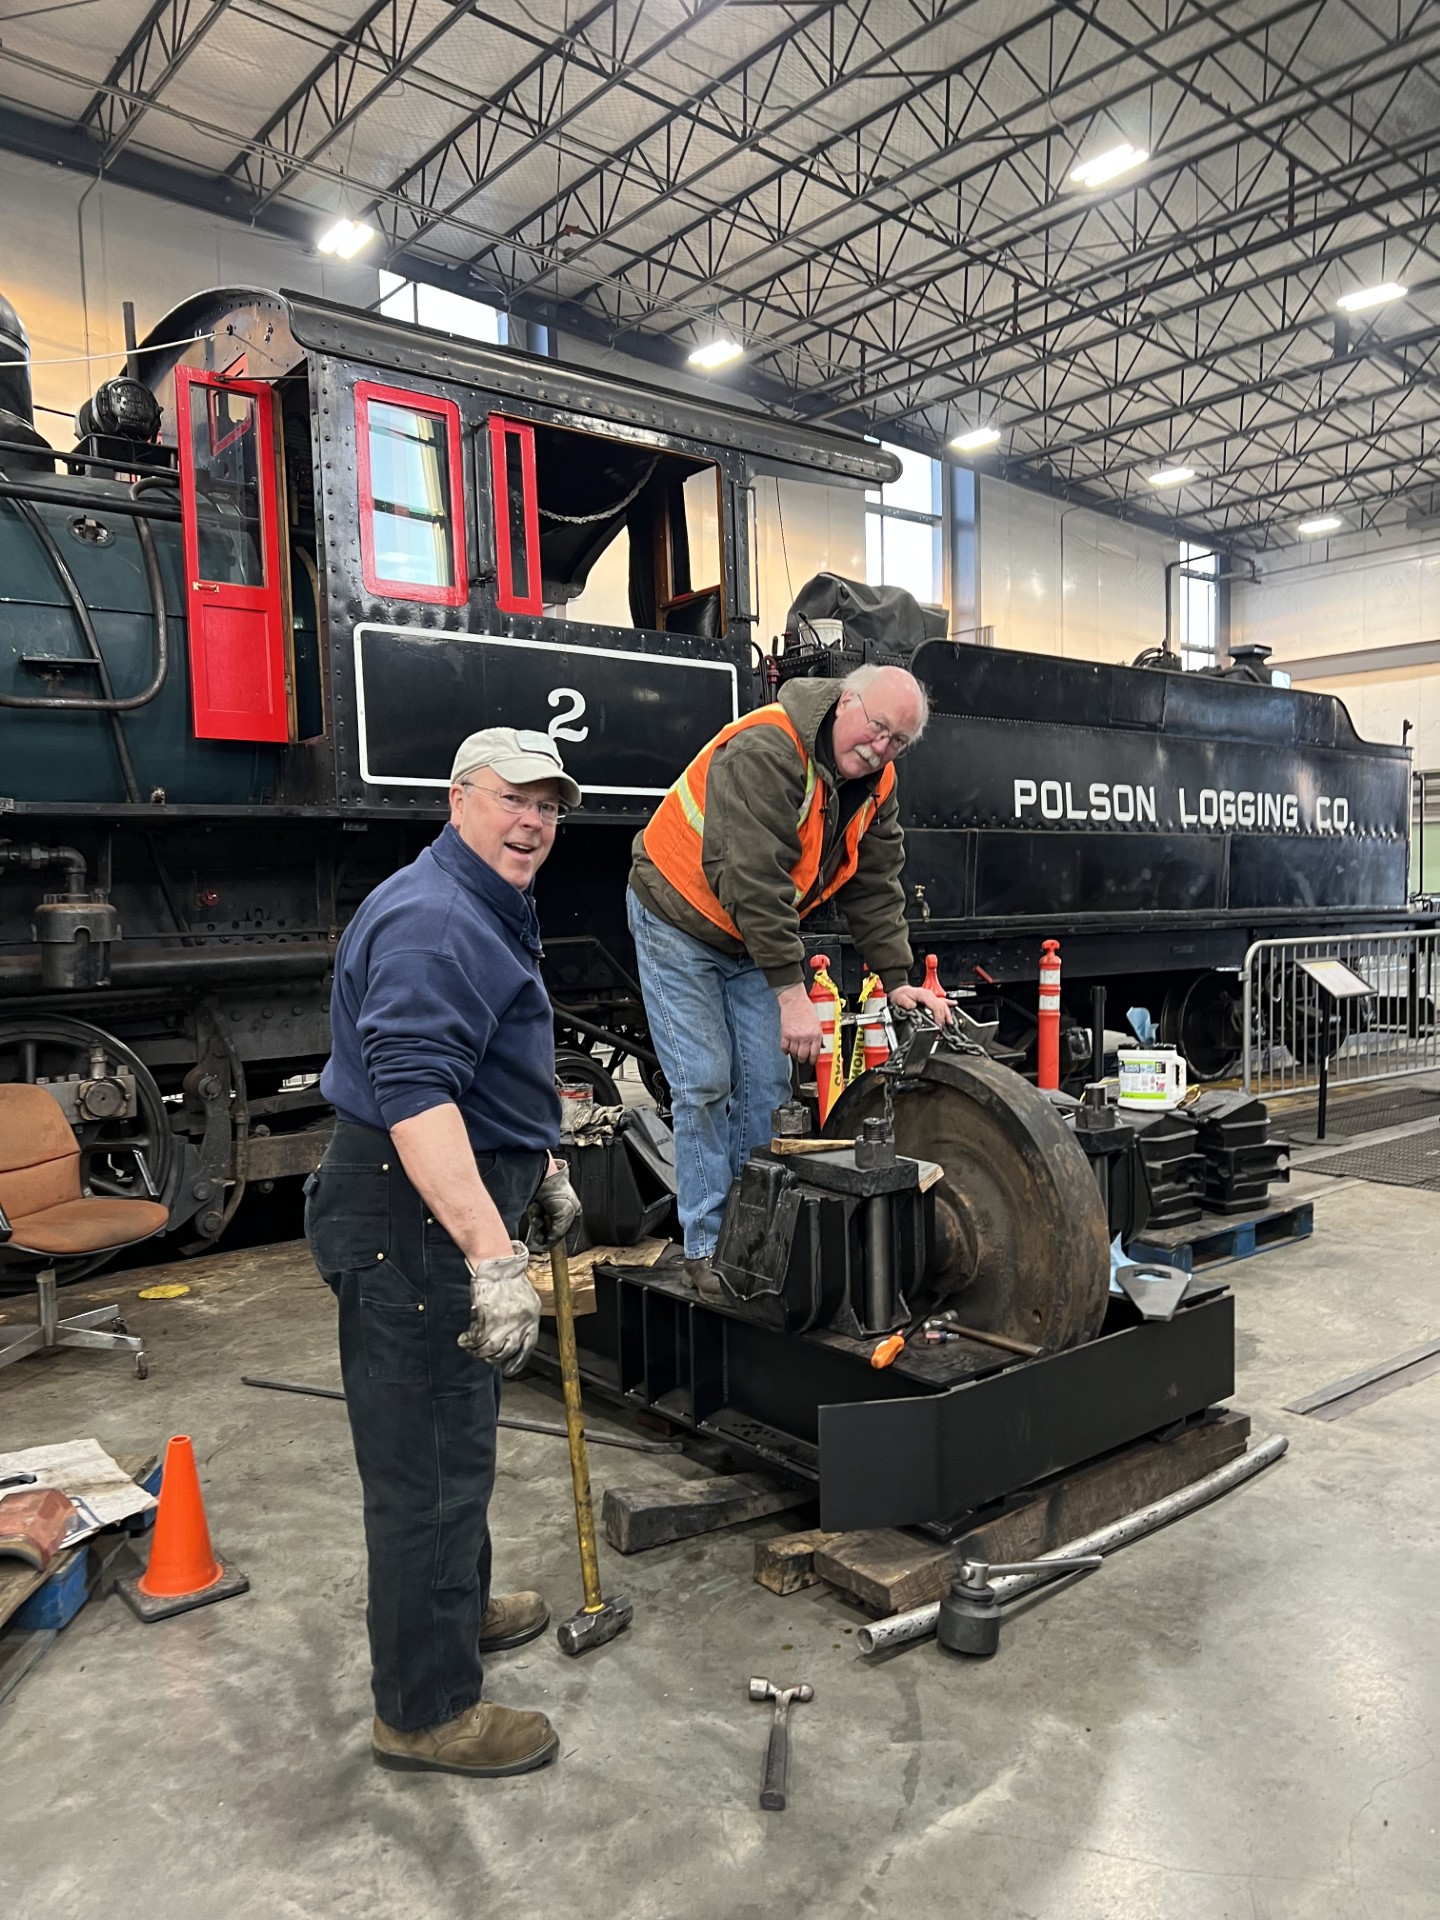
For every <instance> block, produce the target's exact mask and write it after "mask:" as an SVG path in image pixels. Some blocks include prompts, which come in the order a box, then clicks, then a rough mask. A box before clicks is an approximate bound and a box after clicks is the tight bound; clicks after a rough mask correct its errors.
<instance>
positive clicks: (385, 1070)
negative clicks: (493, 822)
mask: <svg viewBox="0 0 1440 1920" xmlns="http://www.w3.org/2000/svg"><path fill="white" fill-rule="evenodd" d="M539 955H540V922H539V918H538V917H537V915H536V912H535V899H534V895H533V894H532V893H531V892H530V891H529V889H528V888H527V889H526V890H525V891H524V892H522V891H521V890H520V889H519V888H518V887H512V886H511V885H510V883H509V881H508V880H503V879H501V877H500V875H499V874H498V873H496V872H495V871H494V869H493V868H491V867H487V866H486V864H485V862H484V861H483V860H482V859H481V858H480V857H479V855H478V854H474V853H472V852H471V851H470V849H469V847H467V846H466V844H465V842H464V841H463V840H462V839H461V838H460V836H459V834H458V833H456V831H455V829H454V828H453V827H449V826H447V827H446V829H445V831H444V832H443V833H442V834H441V835H440V838H439V839H438V840H436V841H435V842H434V843H433V845H431V846H428V847H427V848H426V849H425V851H424V852H423V853H422V854H421V855H420V857H419V859H418V860H415V861H414V862H412V864H411V865H410V866H408V867H402V868H401V870H400V871H399V873H394V874H391V876H390V878H389V879H388V880H385V881H382V882H381V884H380V885H379V886H378V887H376V889H375V891H374V892H373V893H372V894H370V895H369V896H368V897H367V898H366V900H365V901H364V903H363V904H362V906H361V908H360V911H359V912H358V913H357V914H356V916H355V918H354V919H353V920H352V921H351V922H350V924H349V926H348V927H347V928H346V929H345V932H344V934H343V935H342V936H341V940H340V946H339V950H338V952H337V953H336V956H335V985H334V989H333V991H332V993H331V996H330V1030H331V1038H330V1045H331V1054H330V1060H329V1063H328V1064H327V1066H326V1068H325V1071H324V1073H323V1074H322V1075H321V1076H320V1091H321V1092H322V1093H323V1094H324V1095H325V1098H326V1099H327V1100H328V1101H329V1102H330V1104H331V1105H332V1106H333V1107H334V1109H335V1111H336V1113H337V1114H338V1115H339V1117H340V1118H341V1119H342V1120H349V1121H352V1122H355V1123H357V1124H358V1125H360V1126H362V1127H378V1128H389V1127H393V1126H394V1125H395V1123H396V1121H397V1120H409V1119H413V1117H414V1116H415V1115H416V1114H417V1113H425V1112H427V1111H428V1110H429V1109H430V1108H431V1107H438V1106H442V1105H444V1103H445V1102H446V1101H453V1102H454V1103H455V1105H456V1106H458V1107H459V1109H460V1112H461V1114H462V1115H463V1116H464V1120H465V1130H466V1132H467V1133H468V1134H469V1136H470V1144H471V1145H472V1146H473V1147H474V1148H475V1150H476V1152H477V1153H484V1152H490V1151H494V1150H496V1149H504V1148H517V1147H521V1148H527V1147H528V1148H537V1147H553V1146H554V1145H555V1142H556V1141H557V1140H558V1139H559V1137H560V1101H559V1097H558V1096H557V1094H556V1092H555V1029H554V1025H553V1020H552V1015H551V1011H550V998H549V995H548V994H547V993H546V991H545V988H544V986H543V985H542V984H541V980H540V966H539Z"/></svg>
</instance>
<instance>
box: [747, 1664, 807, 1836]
mask: <svg viewBox="0 0 1440 1920" xmlns="http://www.w3.org/2000/svg"><path fill="white" fill-rule="evenodd" d="M750 1698H751V1699H752V1700H773V1701H774V1702H775V1718H774V1720H773V1721H772V1722H771V1726H770V1744H769V1745H768V1746H767V1747H766V1749H765V1775H764V1778H763V1780H762V1781H761V1784H760V1805H761V1806H762V1807H763V1808H764V1810H765V1812H766V1813H782V1812H783V1811H784V1809H785V1775H786V1774H787V1773H788V1772H789V1769H790V1722H789V1713H790V1702H791V1701H792V1700H800V1701H805V1700H813V1699H814V1698H815V1689H814V1688H813V1687H812V1686H808V1685H807V1684H806V1683H805V1682H804V1681H803V1680H802V1681H801V1683H800V1685H799V1686H798V1687H777V1686H776V1685H775V1683H774V1682H773V1681H772V1680H752V1681H751V1682H750Z"/></svg>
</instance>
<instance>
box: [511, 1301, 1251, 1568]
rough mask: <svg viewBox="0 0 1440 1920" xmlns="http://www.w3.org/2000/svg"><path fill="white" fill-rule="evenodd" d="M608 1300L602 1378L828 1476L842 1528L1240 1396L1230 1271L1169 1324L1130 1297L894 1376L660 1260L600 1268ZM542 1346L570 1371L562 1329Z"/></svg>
mask: <svg viewBox="0 0 1440 1920" xmlns="http://www.w3.org/2000/svg"><path fill="white" fill-rule="evenodd" d="M595 1298H596V1311H595V1313H594V1314H586V1315H582V1316H581V1318H580V1319H579V1320H578V1321H577V1322H576V1337H577V1341H578V1343H579V1353H580V1371H581V1375H582V1378H583V1379H584V1380H585V1381H586V1383H587V1384H588V1385H589V1386H590V1387H591V1388H592V1389H595V1390H597V1391H599V1392H600V1393H601V1394H603V1395H605V1396H607V1397H609V1398H612V1399H615V1400H617V1401H620V1402H623V1403H624V1404H626V1405H629V1406H632V1407H642V1408H645V1409H646V1410H648V1411H650V1412H652V1413H658V1414H661V1415H663V1416H664V1417H665V1418H666V1419H668V1420H671V1421H673V1422H674V1423H675V1424H676V1425H677V1426H681V1427H685V1428H688V1429H691V1430H692V1431H694V1432H696V1433H698V1434H702V1435H704V1436H706V1437H707V1438H710V1439H715V1440H720V1441H723V1442H724V1443H725V1444H726V1445H727V1446H729V1447H730V1448H732V1449H733V1450H734V1451H735V1452H737V1453H739V1454H741V1455H743V1456H745V1457H747V1458H748V1459H750V1460H753V1461H755V1462H758V1463H760V1464H761V1465H763V1466H766V1467H770V1468H772V1469H776V1470H778V1471H780V1472H782V1473H785V1474H788V1475H790V1476H792V1477H794V1478H796V1479H798V1480H801V1481H812V1482H814V1483H815V1485H816V1489H817V1497H818V1499H819V1502H820V1524H821V1525H822V1526H823V1527H826V1528H830V1529H837V1530H839V1529H846V1528H852V1527H885V1526H933V1527H937V1528H953V1527H955V1526H956V1525H958V1524H959V1523H960V1522H962V1521H963V1520H965V1519H966V1518H967V1516H969V1515H971V1514H973V1513H974V1512H975V1511H976V1510H977V1509H979V1508H982V1507H985V1506H987V1505H988V1504H990V1503H992V1502H994V1501H996V1500H999V1499H1002V1498H1003V1497H1005V1496H1006V1495H1008V1494H1012V1493H1017V1492H1019V1491H1020V1489H1021V1488H1023V1487H1026V1486H1029V1485H1032V1484H1033V1483H1034V1482H1036V1481H1037V1480H1042V1479H1044V1478H1045V1477H1046V1476H1047V1475H1049V1474H1052V1473H1060V1472H1063V1471H1064V1470H1065V1469H1066V1468H1068V1467H1073V1466H1078V1465H1079V1464H1080V1463H1081V1462H1082V1461H1085V1460H1090V1459H1094V1458H1095V1457H1096V1456H1097V1455H1099V1454H1102V1453H1106V1452H1109V1451H1110V1450H1112V1449H1113V1448H1116V1447H1121V1446H1125V1445H1128V1444H1129V1443H1130V1442H1132V1441H1135V1440H1140V1439H1143V1438H1144V1437H1146V1436H1147V1435H1149V1434H1153V1433H1158V1432H1161V1431H1163V1430H1165V1429H1166V1428H1169V1427H1172V1426H1174V1425H1176V1424H1177V1423H1179V1422H1183V1421H1185V1420H1187V1419H1189V1418H1191V1417H1192V1416H1194V1415H1196V1414H1199V1413H1201V1412H1202V1411H1203V1410H1204V1409H1205V1408H1206V1407H1209V1406H1213V1405H1215V1404H1216V1403H1217V1402H1219V1401H1222V1400H1226V1399H1228V1398H1229V1396H1230V1395H1231V1394H1232V1393H1233V1392H1234V1390H1235V1376H1234V1343H1235V1302H1234V1298H1233V1296H1232V1295H1231V1294H1230V1293H1229V1292H1228V1291H1227V1290H1226V1289H1225V1288H1224V1287H1222V1286H1219V1285H1217V1284H1214V1283H1195V1284H1194V1286H1193V1289H1192V1296H1191V1298H1190V1299H1189V1300H1187V1302H1186V1303H1185V1305H1184V1306H1183V1307H1182V1308H1181V1310H1180V1311H1179V1312H1178V1313H1177V1314H1176V1316H1175V1318H1174V1319H1173V1320H1171V1321H1168V1322H1158V1321H1151V1322H1141V1321H1140V1319H1139V1316H1138V1314H1137V1313H1136V1311H1135V1309H1134V1308H1133V1307H1132V1306H1131V1305H1130V1304H1129V1302H1128V1301H1122V1300H1116V1301H1114V1302H1113V1303H1112V1305H1111V1308H1110V1312H1109V1314H1108V1316H1107V1319H1106V1322H1105V1327H1104V1329H1103V1331H1102V1332H1101V1334H1100V1336H1099V1338H1098V1339H1095V1340H1092V1341H1090V1342H1089V1343H1088V1344H1086V1345H1084V1346H1080V1347H1072V1348H1069V1349H1067V1350H1066V1351H1065V1352H1062V1353H1056V1354H1051V1355H1048V1356H1046V1357H1043V1358H1041V1359H1038V1360H1024V1361H1012V1360H1008V1359H1006V1357H1005V1356H1004V1355H1001V1354H998V1353H994V1352H988V1351H986V1350H985V1349H982V1348H980V1347H976V1346H973V1345H952V1346H943V1347H938V1348H937V1347H931V1348H926V1347H920V1348H915V1347H910V1348H907V1349H906V1351H905V1352H904V1353H902V1354H901V1356H900V1358H899V1359H898V1360H897V1361H896V1362H895V1363H894V1364H893V1365H892V1366H890V1367H888V1368H884V1369H881V1370H877V1369H876V1368H874V1367H872V1366H871V1365H870V1351H871V1347H872V1345H873V1342H870V1341H863V1340H852V1339H849V1338H847V1337H846V1336H845V1335H843V1334H838V1333H812V1334H786V1333H780V1332H777V1331H774V1330H772V1329H770V1328H767V1327H761V1326H756V1325H755V1324H753V1323H752V1322H751V1321H748V1320H744V1319H741V1318H740V1317H739V1316H738V1315H736V1314H734V1313H731V1312H728V1311H726V1310H723V1309H719V1308H715V1307H707V1306H701V1305H700V1304H698V1303H697V1302H696V1301H694V1300H692V1299H691V1298H689V1296H688V1295H686V1294H685V1293H684V1292H683V1291H682V1290H681V1289H680V1288H679V1287H678V1286H676V1285H675V1284H674V1283H673V1282H671V1281H668V1280H666V1279H665V1278H664V1277H663V1276H659V1275H657V1274H656V1273H655V1272H654V1271H653V1270H649V1269H645V1268H626V1267H604V1266H602V1267H598V1268H597V1269H596V1273H595ZM539 1357H540V1359H541V1361H542V1363H544V1364H546V1365H547V1366H549V1367H551V1368H553V1367H555V1366H556V1365H558V1360H557V1356H556V1349H555V1342H554V1337H553V1335H546V1336H542V1340H541V1345H540V1349H539Z"/></svg>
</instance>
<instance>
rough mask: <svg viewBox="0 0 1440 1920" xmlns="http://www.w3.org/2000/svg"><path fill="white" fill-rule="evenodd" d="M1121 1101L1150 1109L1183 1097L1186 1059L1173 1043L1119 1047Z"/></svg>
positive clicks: (1157, 1109) (1160, 1109)
mask: <svg viewBox="0 0 1440 1920" xmlns="http://www.w3.org/2000/svg"><path fill="white" fill-rule="evenodd" d="M1119 1060H1120V1104H1121V1106H1122V1107H1140V1108H1149V1110H1150V1111H1151V1112H1152V1113H1157V1112H1163V1111H1164V1110H1165V1109H1166V1108H1167V1107H1178V1106H1179V1104H1180V1102H1181V1101H1182V1100H1183V1099H1184V1098H1185V1062H1184V1060H1183V1059H1182V1057H1181V1056H1180V1055H1179V1054H1178V1053H1177V1052H1176V1051H1175V1049H1174V1047H1121V1049H1120V1052H1119Z"/></svg>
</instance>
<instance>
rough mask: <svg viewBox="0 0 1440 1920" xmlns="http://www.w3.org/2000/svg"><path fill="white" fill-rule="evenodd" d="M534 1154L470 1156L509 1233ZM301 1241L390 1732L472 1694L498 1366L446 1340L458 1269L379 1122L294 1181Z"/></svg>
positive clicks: (440, 1718)
mask: <svg viewBox="0 0 1440 1920" xmlns="http://www.w3.org/2000/svg"><path fill="white" fill-rule="evenodd" d="M547 1163H548V1157H547V1155H546V1154H545V1153H543V1152H515V1153H495V1154H477V1155H476V1165H477V1166H478V1167H479V1170H480V1176H481V1178H482V1179H483V1180H484V1182H485V1185H486V1188H487V1190H488V1191H489V1194H490V1197H491V1199H492V1200H493V1201H494V1202H495V1205H496V1207H497V1209H498V1210H499V1213H500V1216H501V1218H502V1219H503V1220H504V1222H505V1225H506V1227H507V1228H508V1229H509V1230H510V1233H511V1235H512V1236H514V1235H515V1232H516V1229H517V1227H518V1226H519V1223H520V1216H521V1214H522V1213H523V1212H524V1211H525V1209H526V1207H527V1206H528V1205H529V1204H530V1201H531V1200H532V1199H533V1198H534V1196H535V1190H536V1188H537V1187H538V1186H539V1185H540V1182H541V1180H542V1179H543V1178H544V1177H545V1169H546V1165H547ZM305 1237H306V1239H307V1240H308V1241H309V1243H310V1251H311V1253H312V1254H313V1255H314V1257H315V1264H316V1266H317V1267H318V1268H319V1269H320V1272H321V1274H322V1275H323V1276H324V1278H325V1280H326V1282H327V1283H328V1284H329V1286H330V1287H331V1288H332V1289H333V1291H334V1293H335V1296H336V1298H337V1299H338V1301H339V1303H340V1366H341V1372H342V1375H343V1377H344V1382H345V1404H346V1411H347V1413H348V1414H349V1416H350V1432H351V1436H352V1438H353V1439H354V1443H355V1463H356V1465H357V1467H358V1468H359V1470H360V1482H361V1486H362V1487H363V1489H364V1495H365V1545H366V1550H367V1553H368V1558H369V1572H370V1592H369V1606H368V1610H367V1619H368V1622H369V1628H370V1660H371V1665H372V1668H373V1686H374V1693H375V1711H376V1712H377V1713H378V1714H379V1716H380V1718H381V1719H382V1720H383V1721H384V1722H385V1724H386V1725H387V1726H390V1727H394V1728H395V1729H396V1730H397V1731H399V1732H402V1733H413V1732H415V1731H417V1730H418V1729H419V1728H421V1727H434V1726H441V1725H443V1724H444V1723H445V1722H446V1721H447V1720H453V1719H454V1718H455V1717H456V1715H457V1714H461V1713H464V1712H465V1710H466V1709H467V1708H468V1707H471V1706H473V1705H474V1704H475V1702H476V1701H477V1700H478V1699H479V1698H480V1691H481V1682H482V1678H483V1675H482V1671H481V1665H480V1644H479V1643H480V1621H481V1618H482V1616H483V1614H484V1612H485V1608H486V1606H487V1604H488V1602H489V1597H490V1528H489V1523H488V1510H489V1505H490V1493H491V1489H492V1488H493V1486H494V1484H495V1422H496V1418H497V1416H498V1414H499V1411H500V1375H499V1373H498V1372H497V1371H496V1369H495V1368H494V1367H492V1366H490V1365H489V1364H488V1362H486V1361H484V1360H477V1359H476V1358H475V1356H474V1355H473V1354H470V1353H467V1352H465V1350H464V1349H463V1348H462V1347H460V1346H459V1345H457V1341H458V1338H459V1336H460V1334H462V1333H463V1332H464V1331H465V1329H466V1328H467V1327H468V1326H469V1324H470V1279H469V1275H468V1274H467V1272H466V1270H465V1261H464V1257H463V1255H462V1254H461V1252H460V1250H459V1248H458V1247H457V1246H456V1245H455V1243H454V1241H453V1240H452V1239H451V1238H450V1236H449V1235H448V1234H447V1233H446V1232H445V1230H444V1228H443V1227H442V1226H440V1224H439V1222H438V1221H436V1220H434V1219H432V1218H431V1217H430V1216H429V1215H428V1214H427V1212H426V1210H425V1203H424V1201H423V1200H422V1199H421V1198H420V1195H419V1194H418V1193H417V1192H416V1190H415V1188H414V1187H412V1186H411V1184H410V1182H409V1180H408V1179H407V1178H406V1175H405V1170H404V1168H403V1167H402V1166H401V1164H400V1156H399V1155H398V1154H397V1153H396V1151H395V1148H394V1145H393V1143H392V1141H391V1139H390V1136H389V1134H388V1133H381V1132H379V1131H377V1130H375V1129H372V1128H370V1127H355V1126H350V1125H347V1124H346V1123H344V1122H341V1123H340V1124H339V1125H337V1127H336V1129H335V1137H334V1139H333V1140H332V1141H331V1143H330V1146H329V1148H328V1149H327V1151H326V1154H325V1158H324V1160H323V1161H322V1162H321V1163H320V1168H319V1171H318V1172H316V1173H315V1174H313V1175H312V1176H311V1178H310V1180H309V1181H308V1182H307V1183H306V1201H305Z"/></svg>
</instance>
